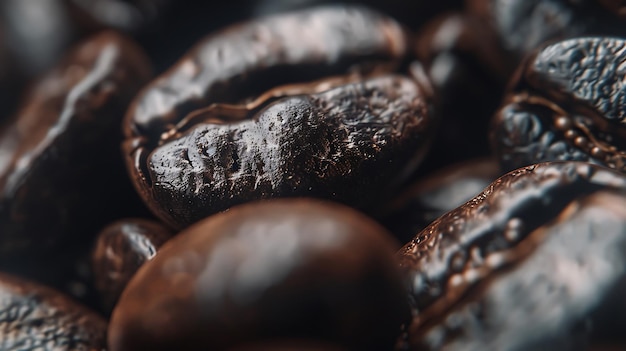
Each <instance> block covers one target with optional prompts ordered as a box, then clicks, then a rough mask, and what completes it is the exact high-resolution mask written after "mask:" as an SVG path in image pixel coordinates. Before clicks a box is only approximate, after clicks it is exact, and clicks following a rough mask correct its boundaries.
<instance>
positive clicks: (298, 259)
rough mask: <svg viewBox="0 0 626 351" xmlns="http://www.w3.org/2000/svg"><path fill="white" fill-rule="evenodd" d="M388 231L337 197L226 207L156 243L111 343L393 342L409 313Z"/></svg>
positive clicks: (365, 346) (216, 346)
mask: <svg viewBox="0 0 626 351" xmlns="http://www.w3.org/2000/svg"><path fill="white" fill-rule="evenodd" d="M394 246H395V245H394V244H393V241H392V240H391V238H390V236H389V234H388V233H387V232H386V231H385V230H384V229H383V228H382V227H380V226H379V225H377V224H376V223H375V222H373V221H372V220H370V219H368V218H367V217H365V216H364V215H362V214H359V213H358V212H355V211H354V210H352V209H349V208H347V207H344V206H341V205H337V204H332V203H328V202H320V201H319V200H312V199H278V200H266V201H262V202H256V203H251V204H246V205H241V206H239V207H234V208H232V209H230V210H229V211H227V212H224V213H221V214H217V215H215V216H212V217H209V218H208V219H206V220H203V221H201V222H199V223H197V224H195V225H194V226H192V227H190V228H188V229H187V230H185V231H183V232H182V233H180V234H178V235H177V236H175V237H174V238H172V239H171V240H170V241H168V242H167V243H165V245H164V246H163V247H162V248H161V250H160V251H159V253H158V255H156V257H155V258H154V259H153V260H151V261H149V262H147V263H146V264H145V265H144V266H142V267H141V268H140V269H139V271H138V272H137V274H136V275H135V276H134V277H133V279H132V280H131V281H130V283H129V284H128V287H127V288H126V290H125V291H124V293H123V294H122V296H121V298H120V301H119V303H118V304H117V306H116V308H115V310H114V312H113V317H112V319H111V323H110V327H109V347H110V350H111V351H123V350H207V349H211V350H223V349H228V348H231V347H235V346H237V345H241V344H244V343H254V342H261V341H264V340H271V339H284V338H289V339H309V340H319V341H320V342H328V343H331V344H336V345H337V346H340V347H345V348H347V349H350V350H352V349H355V350H356V349H359V350H385V349H391V348H392V346H393V343H394V339H395V338H396V337H397V335H398V334H399V332H400V324H401V323H402V322H403V320H404V318H407V317H408V314H407V313H408V305H407V302H406V297H405V296H406V293H405V289H404V287H403V285H402V283H401V280H400V275H399V272H398V268H397V263H396V261H394V259H393V257H394V256H393V252H394Z"/></svg>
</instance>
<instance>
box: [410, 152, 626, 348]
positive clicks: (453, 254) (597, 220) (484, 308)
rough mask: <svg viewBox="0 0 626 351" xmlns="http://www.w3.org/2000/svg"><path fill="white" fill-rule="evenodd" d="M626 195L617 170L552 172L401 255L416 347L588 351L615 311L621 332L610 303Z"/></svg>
mask: <svg viewBox="0 0 626 351" xmlns="http://www.w3.org/2000/svg"><path fill="white" fill-rule="evenodd" d="M625 194H626V178H625V177H624V176H622V175H620V174H619V173H616V172H614V171H611V170H608V169H606V168H603V167H598V166H594V165H591V164H588V163H582V162H555V163H542V164H538V165H533V166H529V167H526V168H523V169H519V170H516V171H514V172H511V173H509V174H507V175H505V176H503V177H501V178H499V179H498V180H496V181H495V182H494V183H492V185H490V186H489V187H488V188H487V189H485V191H484V192H483V193H481V194H480V195H478V196H477V197H476V198H474V199H472V200H471V201H469V202H467V203H466V204H465V205H463V206H461V207H459V208H457V209H456V210H454V211H451V212H450V213H448V214H446V215H444V216H442V217H440V218H439V219H438V220H436V221H435V222H434V223H433V224H431V225H430V226H429V227H427V228H426V229H424V230H423V231H422V232H420V233H419V234H418V235H417V236H416V237H415V238H414V239H413V240H412V241H411V242H410V243H408V244H407V245H405V246H404V247H403V248H402V249H401V250H400V251H399V253H398V255H399V257H400V260H401V265H402V267H404V269H405V272H406V273H407V276H408V277H409V280H410V286H411V288H410V291H411V296H412V298H413V300H412V303H413V308H414V318H413V322H412V323H411V326H410V327H409V332H408V336H409V339H408V340H409V341H408V345H410V346H409V348H410V349H415V350H431V349H433V350H434V349H437V350H486V349H507V350H527V349H533V350H539V349H541V350H543V349H546V350H548V349H553V350H556V349H558V350H561V349H563V350H575V349H581V348H582V349H584V347H586V340H587V339H586V338H587V337H588V336H589V335H588V334H589V330H585V328H584V326H585V324H584V321H585V320H586V319H588V318H589V317H590V316H592V315H593V313H594V312H595V311H596V310H598V309H600V308H601V307H602V306H603V305H608V306H613V310H612V311H613V312H612V317H609V319H608V320H613V321H614V322H615V323H617V321H618V320H617V319H616V317H618V316H619V312H615V311H616V310H617V311H619V310H620V309H621V308H623V307H619V306H623V303H622V302H620V301H619V298H616V297H615V296H614V295H615V294H612V293H611V292H612V291H613V290H615V289H618V288H619V286H620V284H622V283H623V281H624V274H625V273H626V272H624V263H625V262H626V197H625V196H624V195H625ZM546 267H551V268H550V269H548V270H546ZM616 313H617V314H616ZM600 322H601V321H598V322H597V323H600ZM620 323H623V321H620ZM600 329H601V328H600ZM618 329H619V328H618ZM591 332H596V331H594V330H593V329H592V330H591Z"/></svg>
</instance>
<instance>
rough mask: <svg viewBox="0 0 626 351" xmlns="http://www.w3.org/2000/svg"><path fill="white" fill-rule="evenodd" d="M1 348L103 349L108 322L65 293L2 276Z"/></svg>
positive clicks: (0, 309)
mask: <svg viewBox="0 0 626 351" xmlns="http://www.w3.org/2000/svg"><path fill="white" fill-rule="evenodd" d="M0 321H1V322H0V325H1V326H2V328H0V349H2V350H50V351H52V350H54V351H63V350H67V351H70V350H103V349H104V348H105V347H106V327H107V324H106V321H105V320H104V319H102V318H101V317H100V316H98V315H97V314H95V313H94V312H92V311H90V310H88V309H87V308H85V307H83V306H81V305H79V304H77V303H75V302H73V301H72V300H70V299H69V298H68V297H66V296H64V295H63V294H61V293H59V292H57V291H55V290H53V289H50V288H47V287H45V286H42V285H38V284H35V283H32V282H29V281H26V280H22V279H20V278H17V277H14V276H11V275H8V274H5V273H0Z"/></svg>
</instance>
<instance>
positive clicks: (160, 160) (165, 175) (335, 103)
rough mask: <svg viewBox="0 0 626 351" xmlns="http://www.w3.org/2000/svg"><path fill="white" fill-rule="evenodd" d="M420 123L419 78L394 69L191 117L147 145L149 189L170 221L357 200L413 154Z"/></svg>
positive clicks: (422, 128)
mask: <svg viewBox="0 0 626 351" xmlns="http://www.w3.org/2000/svg"><path fill="white" fill-rule="evenodd" d="M428 125H429V121H428V106H427V104H426V103H425V101H424V100H423V99H421V94H420V90H419V87H418V86H417V85H416V84H415V83H414V82H413V81H411V80H409V79H407V78H403V77H400V76H389V77H384V78H377V79H372V80H367V81H364V82H362V83H355V84H351V85H348V86H345V87H339V88H335V89H332V90H328V91H326V92H323V93H320V94H315V95H308V96H298V97H293V98H289V99H283V100H281V101H279V102H276V103H274V104H272V105H270V106H268V107H267V108H266V109H265V110H263V111H261V112H259V113H258V114H257V116H255V118H253V119H249V120H246V121H244V122H240V123H237V124H222V125H215V124H214V125H211V124H205V125H202V126H199V125H198V126H196V127H195V128H194V129H193V131H192V132H190V133H188V134H186V135H184V136H182V137H180V138H178V139H176V140H173V141H171V142H169V143H168V144H165V145H163V146H162V147H160V148H158V149H156V150H155V151H154V152H153V153H152V154H151V157H150V159H149V162H150V173H149V174H150V179H152V182H153V184H154V186H153V191H152V196H153V197H154V199H155V200H156V204H158V205H159V206H160V207H159V212H158V213H159V214H160V215H161V216H162V217H164V218H166V219H168V222H170V223H172V224H173V225H174V226H176V227H184V226H185V225H188V224H190V223H193V222H195V221H197V220H199V219H202V218H203V217H206V216H207V215H210V214H212V213H216V212H218V211H221V210H225V209H227V208H229V207H231V206H233V205H236V204H239V203H243V202H247V201H252V200H255V199H261V198H270V197H287V196H314V197H322V198H328V199H333V200H336V201H341V202H345V203H350V204H353V205H355V206H359V207H365V206H368V205H372V204H374V203H375V200H377V198H378V196H379V194H380V193H379V192H377V191H373V189H380V188H389V187H390V185H391V186H393V185H395V184H388V183H389V178H392V177H396V176H397V175H398V174H399V173H402V172H404V170H405V169H406V168H407V164H411V163H415V162H417V161H418V158H419V157H421V154H420V153H417V154H416V152H415V150H420V149H423V146H424V145H425V143H426V141H427V136H426V132H427V131H428V130H429V128H428ZM416 155H417V156H416ZM365 189H372V190H365ZM165 211H167V212H165Z"/></svg>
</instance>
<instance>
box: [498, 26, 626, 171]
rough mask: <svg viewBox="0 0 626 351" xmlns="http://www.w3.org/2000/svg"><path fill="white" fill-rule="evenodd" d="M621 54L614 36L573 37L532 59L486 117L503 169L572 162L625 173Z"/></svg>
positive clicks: (622, 45) (625, 59)
mask: <svg viewBox="0 0 626 351" xmlns="http://www.w3.org/2000/svg"><path fill="white" fill-rule="evenodd" d="M625 49H626V41H624V40H622V39H616V38H577V39H571V40H566V41H562V42H558V43H555V44H552V45H549V46H547V47H545V48H543V49H541V50H539V51H538V52H537V53H535V54H534V55H532V56H531V57H530V58H529V59H528V61H527V62H526V63H525V64H524V65H523V66H521V67H520V69H519V72H518V73H517V77H516V79H515V80H514V82H513V83H512V88H511V91H510V93H509V94H508V96H507V97H506V98H505V101H504V103H503V107H502V108H501V109H500V110H499V111H498V112H497V113H496V115H495V117H494V120H493V130H492V135H491V138H492V144H493V149H494V152H495V153H496V154H497V155H498V158H499V159H500V162H501V164H502V167H503V169H504V170H511V169H515V168H517V167H522V166H526V165H529V164H533V163H537V162H541V161H553V160H580V161H587V162H592V163H596V164H600V165H604V166H607V167H610V168H614V169H616V170H618V171H621V172H626V124H625V122H626V113H625V112H624V110H623V106H624V104H626V94H625V93H624V90H625V87H626V85H624V83H623V80H624V76H625V75H626V70H624V68H623V66H624V63H626V51H625Z"/></svg>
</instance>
